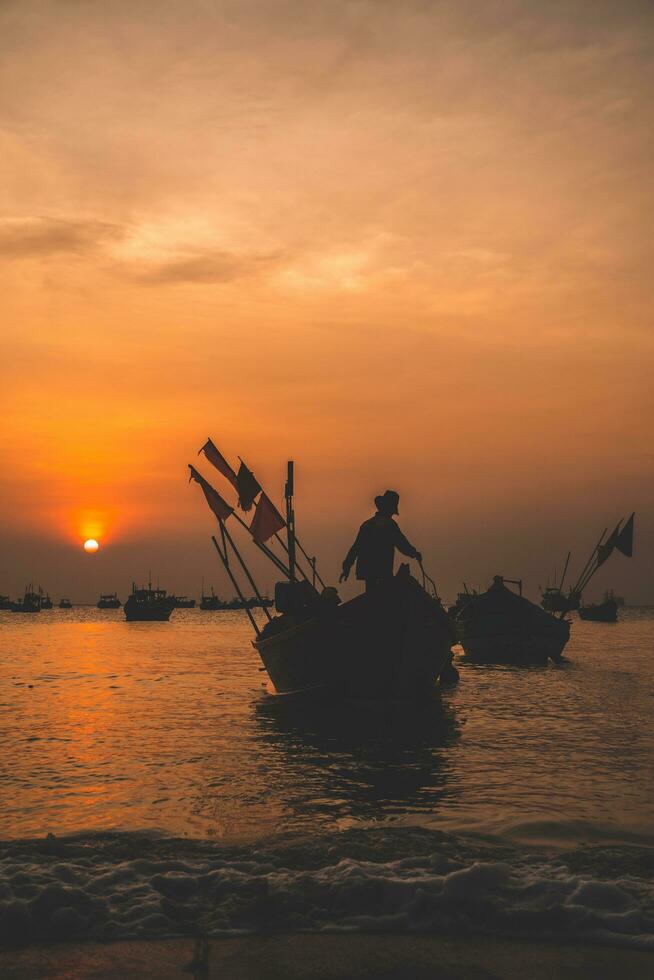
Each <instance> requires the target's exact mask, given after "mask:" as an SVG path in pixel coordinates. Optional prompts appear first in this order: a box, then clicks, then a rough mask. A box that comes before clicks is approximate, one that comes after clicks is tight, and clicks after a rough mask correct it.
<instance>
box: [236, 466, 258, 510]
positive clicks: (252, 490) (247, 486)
mask: <svg viewBox="0 0 654 980" xmlns="http://www.w3.org/2000/svg"><path fill="white" fill-rule="evenodd" d="M236 489H237V490H238V505H239V507H241V508H242V510H246V511H247V510H249V509H250V508H251V507H252V504H253V503H254V498H255V497H256V495H257V494H258V493H260V491H261V487H260V486H259V484H258V483H257V480H256V477H255V475H254V473H252V471H251V470H249V469H248V468H247V466H246V465H245V463H244V462H242V461H241V465H240V467H239V470H238V476H237V477H236Z"/></svg>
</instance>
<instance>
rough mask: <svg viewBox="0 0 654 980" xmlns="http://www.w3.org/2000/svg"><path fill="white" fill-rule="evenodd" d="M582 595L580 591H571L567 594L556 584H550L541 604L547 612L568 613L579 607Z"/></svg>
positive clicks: (543, 594)
mask: <svg viewBox="0 0 654 980" xmlns="http://www.w3.org/2000/svg"><path fill="white" fill-rule="evenodd" d="M580 602H581V596H580V595H579V593H578V592H569V593H568V594H567V595H566V594H565V593H564V592H562V591H561V589H560V588H559V587H558V586H556V585H548V586H547V588H546V589H544V591H543V593H542V596H541V602H540V604H541V606H542V607H543V609H544V610H545V611H546V612H550V613H567V612H571V611H572V610H573V609H579V603H580Z"/></svg>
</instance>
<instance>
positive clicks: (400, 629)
mask: <svg viewBox="0 0 654 980" xmlns="http://www.w3.org/2000/svg"><path fill="white" fill-rule="evenodd" d="M273 623H277V625H278V626H279V632H276V633H275V632H269V633H268V635H263V636H261V637H260V638H259V639H257V640H256V641H255V642H254V646H255V648H256V649H257V651H258V652H259V655H260V657H261V660H262V661H263V664H264V667H265V668H266V670H267V672H268V675H269V677H270V679H271V681H272V683H273V685H274V687H275V690H276V692H277V693H278V694H286V695H290V694H298V693H303V694H307V693H313V694H315V693H317V692H319V691H322V692H325V691H329V692H336V693H338V694H339V695H340V696H344V697H348V698H349V697H351V698H365V699H370V700H379V699H383V700H388V699H393V700H416V699H422V698H425V697H429V696H430V695H433V693H434V691H435V689H436V687H435V685H436V681H437V679H438V677H439V676H440V674H441V673H443V671H444V670H445V669H446V668H447V667H448V666H449V664H450V662H451V647H452V643H453V642H454V641H455V637H454V634H453V631H452V628H451V624H450V622H449V620H448V618H447V614H446V613H445V611H444V610H443V608H442V606H441V605H440V602H438V601H437V600H435V599H433V598H431V597H430V596H429V595H427V593H426V592H425V591H424V590H423V589H422V588H421V587H420V585H419V584H418V582H416V581H415V579H412V578H411V577H410V576H409V575H408V574H406V575H404V576H400V575H398V576H396V577H395V579H393V580H392V582H391V583H389V586H388V588H387V589H386V590H384V591H383V592H382V593H379V594H366V595H361V596H357V597H356V598H355V599H352V600H350V601H349V602H346V603H344V604H343V605H342V606H335V607H328V608H326V609H324V610H323V611H319V612H318V614H317V615H314V616H312V617H310V618H306V619H304V620H303V621H299V622H298V621H296V622H293V621H291V619H290V618H289V617H280V620H279V621H273Z"/></svg>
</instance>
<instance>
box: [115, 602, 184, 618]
mask: <svg viewBox="0 0 654 980" xmlns="http://www.w3.org/2000/svg"><path fill="white" fill-rule="evenodd" d="M124 610H125V619H126V620H127V622H128V623H165V622H167V621H168V620H169V619H170V614H171V613H172V611H173V610H172V608H163V609H148V608H138V607H135V606H131V607H130V604H129V601H128V602H126V603H125V607H124Z"/></svg>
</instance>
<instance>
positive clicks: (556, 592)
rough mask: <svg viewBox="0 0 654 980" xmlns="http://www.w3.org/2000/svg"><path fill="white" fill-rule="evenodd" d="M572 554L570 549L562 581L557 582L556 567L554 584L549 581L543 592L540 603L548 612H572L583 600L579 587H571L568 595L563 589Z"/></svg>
mask: <svg viewBox="0 0 654 980" xmlns="http://www.w3.org/2000/svg"><path fill="white" fill-rule="evenodd" d="M571 555H572V552H570V551H569V552H568V555H567V557H566V560H565V563H564V565H563V571H562V573H561V580H560V582H558V583H557V580H556V579H557V574H556V569H554V584H553V585H549V583H548V585H547V586H546V588H545V589H543V590H542V592H541V601H540V604H541V606H542V607H543V609H544V610H545V611H546V612H549V613H563V614H565V613H567V612H571V611H572V610H573V609H578V608H579V603H580V602H581V592H580V591H579V589H577V588H571V589H569V590H568V593H567V595H566V594H565V593H564V591H563V584H564V582H565V577H566V574H567V572H568V566H569V564H570V557H571ZM539 588H540V586H539Z"/></svg>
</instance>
